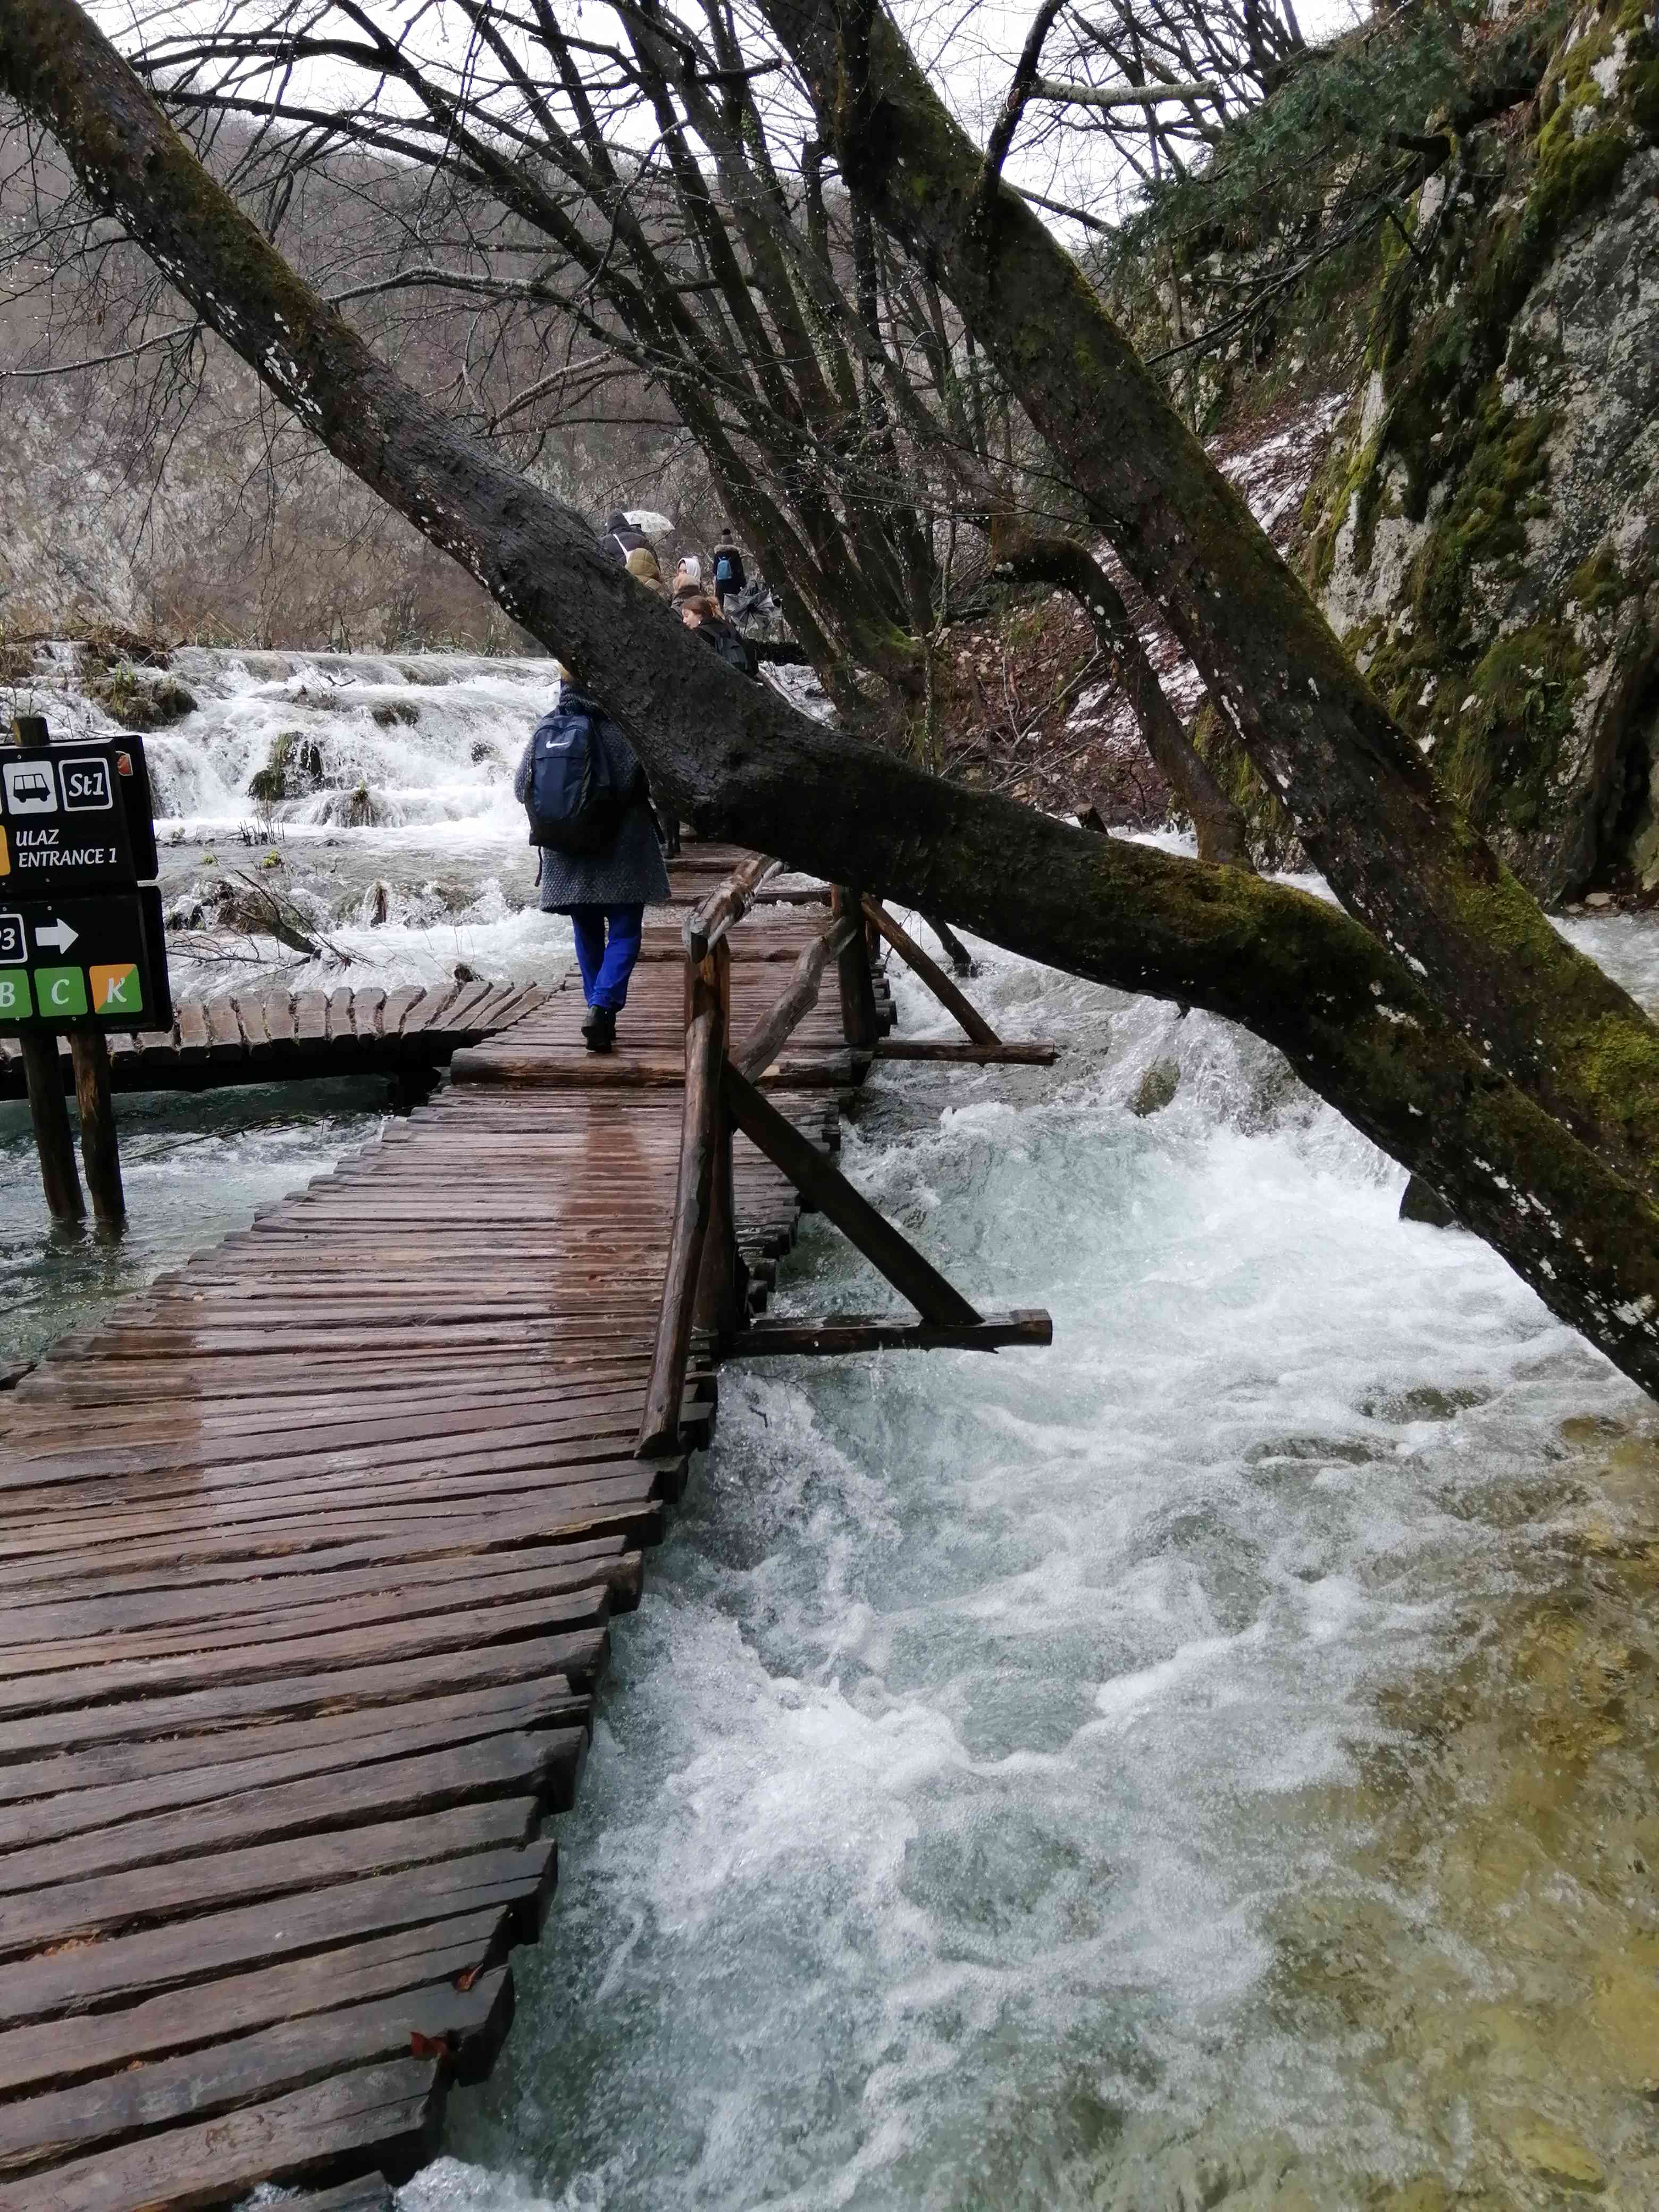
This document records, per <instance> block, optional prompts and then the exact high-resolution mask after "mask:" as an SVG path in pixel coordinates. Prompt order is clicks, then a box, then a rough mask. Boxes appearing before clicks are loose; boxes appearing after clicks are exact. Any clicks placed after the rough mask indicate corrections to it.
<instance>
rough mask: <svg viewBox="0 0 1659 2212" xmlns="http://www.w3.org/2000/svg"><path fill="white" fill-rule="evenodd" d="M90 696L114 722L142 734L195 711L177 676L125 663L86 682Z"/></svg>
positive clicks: (189, 696) (170, 723)
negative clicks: (157, 672)
mask: <svg viewBox="0 0 1659 2212" xmlns="http://www.w3.org/2000/svg"><path fill="white" fill-rule="evenodd" d="M87 696H88V698H89V699H92V700H94V701H96V702H97V704H98V705H99V706H100V707H101V708H103V710H104V712H105V713H106V714H107V715H108V716H109V718H110V720H111V721H112V722H118V723H119V724H120V726H121V727H122V728H123V729H124V730H132V731H136V732H139V733H140V734H143V732H146V731H149V730H170V729H171V728H172V727H173V724H174V723H175V722H182V721H183V720H184V719H185V715H186V714H194V713H195V712H196V701H195V698H194V696H193V695H192V694H191V692H189V691H187V690H185V687H184V685H183V684H180V683H179V680H178V678H176V677H173V676H167V675H164V674H163V675H150V674H149V673H141V672H140V671H138V670H137V669H136V668H133V667H131V665H128V664H127V663H126V662H125V661H122V662H118V663H117V665H115V666H114V667H112V669H110V670H109V671H108V672H107V673H106V675H102V676H97V677H94V678H93V679H92V680H91V681H90V682H89V683H88V685H87Z"/></svg>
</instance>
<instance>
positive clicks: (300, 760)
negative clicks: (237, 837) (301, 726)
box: [247, 730, 325, 806]
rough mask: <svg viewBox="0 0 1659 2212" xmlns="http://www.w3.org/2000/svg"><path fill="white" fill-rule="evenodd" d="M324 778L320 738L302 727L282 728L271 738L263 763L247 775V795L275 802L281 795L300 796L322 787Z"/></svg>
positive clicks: (284, 797) (293, 797)
mask: <svg viewBox="0 0 1659 2212" xmlns="http://www.w3.org/2000/svg"><path fill="white" fill-rule="evenodd" d="M324 781H325V769H324V761H323V750H322V747H321V746H320V745H319V744H318V743H317V740H316V739H315V738H308V737H307V736H306V734H305V732H303V731H302V730H282V731H279V732H278V733H277V735H276V738H273V740H272V741H271V747H270V754H269V756H268V757H267V759H266V761H265V764H264V767H263V768H259V769H255V770H254V771H253V774H252V775H251V776H250V777H249V778H248V784H247V795H248V797H249V798H250V799H258V801H259V803H260V804H261V805H264V806H274V805H276V803H277V802H278V800H280V799H300V798H302V797H303V796H304V795H305V793H307V792H311V791H316V790H319V788H320V787H321V786H322V784H323V782H324Z"/></svg>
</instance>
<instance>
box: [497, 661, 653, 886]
mask: <svg viewBox="0 0 1659 2212" xmlns="http://www.w3.org/2000/svg"><path fill="white" fill-rule="evenodd" d="M598 722H599V708H598V707H596V706H595V705H594V703H593V702H592V700H591V699H584V698H582V697H581V696H580V694H578V693H576V692H574V691H571V690H566V691H565V693H564V694H563V696H562V697H561V699H560V701H559V703H558V705H557V706H556V708H554V709H553V711H552V713H551V714H544V715H543V717H542V719H541V720H540V721H539V722H538V723H537V725H536V733H535V735H534V737H533V738H532V739H531V755H530V783H529V787H528V788H527V789H526V793H525V800H524V803H525V811H526V813H527V814H528V815H529V817H530V842H531V843H532V845H547V846H550V847H551V848H552V849H553V850H554V851H555V852H556V853H602V852H603V851H604V850H605V847H606V846H607V845H609V844H611V843H612V842H614V841H615V838H616V835H617V829H619V828H620V827H621V825H622V817H623V808H624V807H625V806H626V805H627V804H628V801H629V798H630V797H631V796H632V794H631V793H629V792H625V791H619V790H618V789H617V785H616V782H615V781H614V780H613V778H612V776H611V769H610V766H609V764H608V763H607V762H606V759H605V748H604V746H603V745H601V744H600V743H599V729H598V726H597V725H598Z"/></svg>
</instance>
